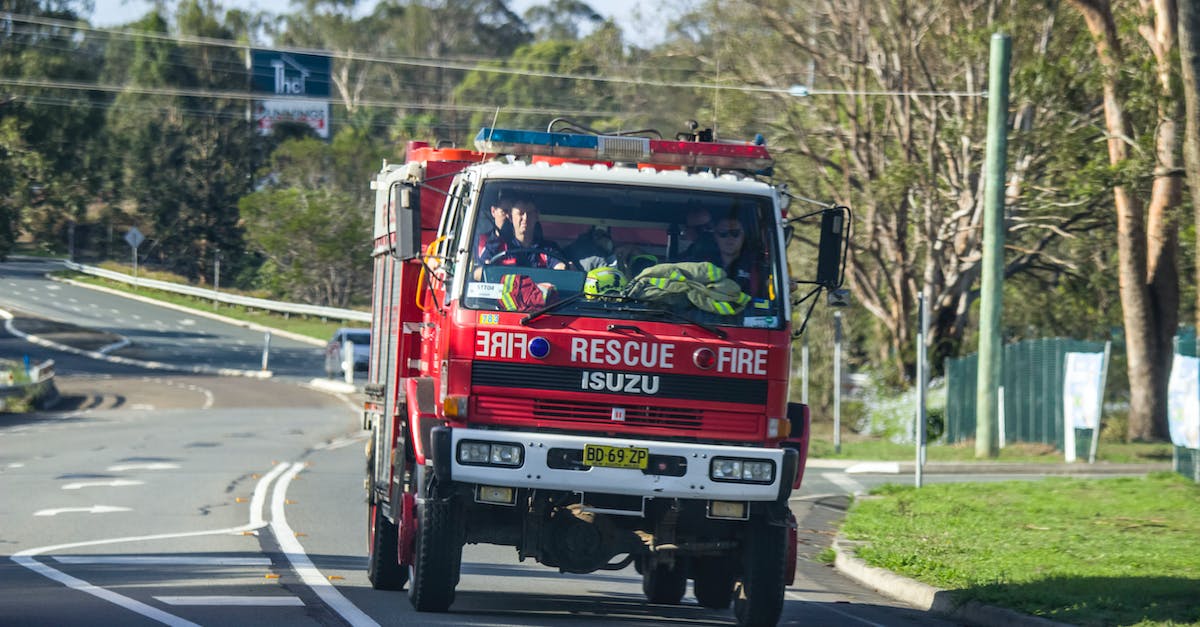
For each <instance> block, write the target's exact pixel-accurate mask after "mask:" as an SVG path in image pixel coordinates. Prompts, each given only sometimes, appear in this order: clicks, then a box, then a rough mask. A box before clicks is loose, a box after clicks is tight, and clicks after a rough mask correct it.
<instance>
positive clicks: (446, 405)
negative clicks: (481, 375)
mask: <svg viewBox="0 0 1200 627" xmlns="http://www.w3.org/2000/svg"><path fill="white" fill-rule="evenodd" d="M469 399H470V397H468V396H447V397H446V400H444V401H442V411H443V413H444V414H445V416H446V417H447V418H466V417H467V401H468V400H469Z"/></svg>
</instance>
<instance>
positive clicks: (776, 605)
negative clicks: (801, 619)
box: [733, 525, 788, 627]
mask: <svg viewBox="0 0 1200 627" xmlns="http://www.w3.org/2000/svg"><path fill="white" fill-rule="evenodd" d="M787 548H788V547H787V528H786V527H776V526H770V525H759V526H755V527H750V528H748V529H747V534H746V541H745V547H744V553H743V555H742V576H741V580H740V581H738V583H737V584H736V587H735V589H734V595H733V597H734V600H733V614H734V616H735V617H736V618H737V624H738V627H773V626H774V625H775V624H776V623H778V622H779V615H780V614H781V613H782V612H783V595H784V591H785V588H786V583H785V582H784V573H785V572H786V567H787V554H788V551H787Z"/></svg>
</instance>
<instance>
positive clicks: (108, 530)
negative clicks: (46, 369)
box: [0, 263, 948, 626]
mask: <svg viewBox="0 0 1200 627" xmlns="http://www.w3.org/2000/svg"><path fill="white" fill-rule="evenodd" d="M14 266H16V268H15V269H14ZM31 266H32V264H30V265H25V264H11V263H9V264H0V286H9V287H10V288H11V287H12V284H13V283H14V282H15V283H17V287H18V288H19V289H20V290H21V291H17V292H13V291H10V289H4V290H3V291H2V292H0V308H9V307H11V308H13V309H17V310H19V311H22V312H26V313H27V314H38V315H45V316H50V315H51V314H53V315H54V316H61V317H58V318H57V320H58V321H60V322H74V323H83V324H89V325H90V324H95V325H96V326H97V327H98V328H101V329H104V330H106V331H110V332H114V333H116V332H120V333H122V334H125V335H129V336H130V337H136V338H138V339H137V340H135V342H136V343H137V344H140V343H141V342H143V341H144V342H146V344H147V346H148V347H149V348H148V349H147V350H153V351H155V354H156V355H161V356H163V358H167V357H169V358H170V359H172V360H173V361H172V362H171V363H173V364H178V365H183V364H185V363H186V362H187V360H188V359H189V358H190V356H195V357H196V358H197V359H212V360H213V361H214V363H216V362H236V361H237V360H238V359H245V358H244V357H242V355H243V353H245V351H243V350H239V349H238V346H239V345H238V344H237V343H236V340H234V339H233V338H237V337H239V335H238V334H239V333H240V332H241V331H242V330H241V329H239V328H237V327H230V326H227V325H220V324H219V323H215V322H210V321H204V322H203V323H201V322H200V321H198V320H197V321H196V322H195V325H187V326H188V327H189V328H192V331H188V332H184V331H183V330H182V329H179V328H178V326H177V323H173V322H171V321H172V320H177V319H179V318H176V317H177V316H179V314H177V313H175V312H170V313H166V312H154V313H149V312H148V311H149V310H147V309H142V308H141V307H143V306H142V305H141V304H140V303H139V304H138V305H133V304H130V303H129V302H127V301H111V300H109V298H110V297H109V296H107V295H104V294H99V293H95V292H92V291H91V290H86V289H79V288H70V289H68V287H69V286H61V285H58V284H55V283H50V282H49V281H46V280H45V279H40V278H39V277H38V275H37V272H36V270H34V269H33V268H32V267H31ZM29 288H32V291H30V289H29ZM55 288H57V289H55ZM34 294H37V295H39V298H40V300H39V301H33V300H32V296H33V295H34ZM26 299H28V300H29V301H30V302H26ZM71 299H75V300H74V301H72V300H71ZM93 305H94V306H93ZM64 306H65V307H66V310H65V312H64V310H63V307H64ZM72 306H77V307H78V308H79V309H80V311H82V312H89V311H91V310H94V309H101V308H104V309H107V310H109V311H110V313H111V310H114V309H115V310H117V311H118V312H119V313H114V314H113V318H112V319H107V318H109V317H108V316H107V315H104V314H101V315H99V316H90V317H89V316H86V315H77V314H78V312H76V311H75V309H73V308H72ZM152 309H157V308H152ZM131 312H136V315H138V316H141V320H138V324H134V323H132V322H130V320H136V319H133V318H132V317H131V316H132V315H135V313H131ZM118 315H121V316H126V315H127V316H130V317H129V318H128V319H126V321H125V322H123V323H122V322H117V321H116V319H115V317H116V316H118ZM156 321H157V322H156ZM27 322H29V323H32V321H27ZM144 325H150V326H149V327H146V326H144ZM173 325H176V326H173ZM160 327H161V328H165V329H168V330H167V331H164V332H162V333H159V334H157V335H156V334H155V333H154V332H153V329H155V328H160ZM193 327H194V328H193ZM164 338H170V339H169V341H167V340H165V339H164ZM201 338H204V339H205V340H206V341H205V342H199V341H198V340H199V339H201ZM131 348H140V346H137V345H136V344H135V346H134V347H131ZM305 350H309V349H308V348H307V347H306V348H305ZM300 352H301V351H299V350H297V355H296V361H295V362H294V363H291V364H290V365H289V366H288V369H289V371H290V372H292V373H295V374H293V375H290V376H285V377H282V378H279V379H272V380H254V379H248V378H238V377H216V376H204V375H189V374H184V373H177V372H162V371H155V370H142V369H138V368H135V367H132V366H129V365H121V364H111V363H108V362H105V361H98V360H93V359H89V358H85V357H80V356H76V355H70V354H65V353H59V352H57V351H53V350H50V349H46V348H43V347H38V346H33V345H30V344H28V343H27V342H24V341H23V340H21V339H19V338H15V337H12V336H8V335H7V334H4V333H0V356H3V357H7V358H19V357H20V356H22V355H24V354H30V355H31V357H33V358H43V357H53V358H54V359H55V360H56V362H58V368H57V370H58V372H59V377H58V386H59V388H60V391H61V392H62V397H63V400H62V401H61V402H60V404H59V405H58V406H57V407H56V408H55V409H54V410H53V411H48V412H42V413H38V414H31V415H22V416H14V415H2V414H0V494H3V495H4V496H3V498H2V499H0V547H3V558H2V561H0V564H2V565H0V624H4V625H48V624H53V625H100V624H104V625H108V624H120V625H141V624H146V625H150V624H161V623H165V624H169V625H192V624H198V625H268V626H270V625H310V624H311V625H343V624H352V625H371V624H380V625H402V624H405V625H479V626H485V625H486V626H497V625H576V624H586V625H589V626H608V625H630V624H634V625H729V624H732V622H733V621H732V616H731V615H730V613H729V612H716V611H711V610H707V609H704V608H701V607H699V606H698V605H696V604H695V602H694V601H693V600H691V598H690V597H688V598H687V599H685V602H684V603H683V604H682V605H678V606H654V605H648V604H646V603H645V602H644V597H643V595H642V592H641V579H640V577H639V576H638V575H637V574H636V572H634V571H633V569H632V568H627V569H625V570H621V571H614V572H605V573H600V574H593V575H564V574H559V573H557V572H556V571H554V570H552V569H548V568H545V567H542V566H538V565H536V564H533V563H520V562H518V561H517V559H516V554H515V551H514V550H513V549H511V548H506V547H495V546H488V545H475V546H468V547H467V548H466V550H465V552H464V558H463V564H464V565H463V577H462V581H461V583H460V585H459V587H458V596H457V600H456V602H455V604H454V606H453V607H452V608H451V612H450V613H448V614H415V613H414V612H413V611H412V608H411V606H410V605H409V604H408V601H407V599H406V598H405V593H403V592H382V591H376V590H373V589H371V587H370V585H369V583H368V582H367V579H366V574H365V566H366V556H365V544H366V542H365V538H366V524H365V522H366V521H365V509H366V508H365V503H364V495H365V493H364V491H363V489H362V478H363V462H364V458H363V443H364V440H363V437H364V433H363V432H362V431H361V430H360V429H359V428H358V416H357V414H356V412H355V408H354V406H353V402H352V399H349V398H346V397H340V396H337V395H332V394H330V393H328V392H322V391H318V390H315V389H311V388H309V387H306V386H305V385H303V384H302V381H304V378H303V377H302V376H301V373H304V372H311V373H313V374H315V373H316V372H318V371H319V369H320V368H321V366H322V364H321V359H320V353H319V352H315V353H314V354H313V355H311V356H310V361H311V363H308V362H304V363H301V361H300ZM168 353H170V354H172V355H173V356H170V355H168ZM887 480H895V478H894V477H862V476H859V477H855V478H853V479H851V478H849V477H848V476H844V473H840V472H835V471H825V470H822V471H820V472H811V471H810V473H809V475H808V478H807V481H806V485H805V487H804V488H803V489H802V490H801V493H800V494H799V495H798V496H797V497H796V498H795V499H793V501H792V507H793V509H794V510H795V512H796V515H797V518H798V521H799V524H800V532H801V538H802V545H801V547H800V552H801V561H800V565H799V569H798V573H797V578H796V581H795V582H794V584H793V585H792V586H791V587H790V588H789V591H788V595H787V601H786V604H785V607H784V616H783V620H782V621H781V624H785V625H792V624H807V625H855V626H861V625H930V624H934V625H937V624H948V623H940V622H939V621H937V620H936V619H934V618H933V617H931V616H928V615H926V614H924V613H922V612H918V611H915V610H912V609H909V608H906V607H903V606H902V605H901V604H899V603H897V602H894V601H890V600H888V599H886V598H885V597H882V596H880V595H878V594H875V593H873V592H872V591H869V590H864V589H862V588H860V587H858V586H857V585H856V584H854V583H853V582H851V581H850V580H848V579H846V578H844V577H842V576H841V575H840V574H838V573H837V572H836V571H834V570H833V569H832V568H830V567H828V566H826V565H824V564H821V563H820V562H818V561H816V560H814V559H813V558H814V557H815V556H816V554H817V553H819V552H820V551H821V550H822V549H823V548H825V547H827V546H828V545H829V542H830V539H831V537H832V532H833V529H834V525H835V524H836V521H837V520H839V519H840V518H841V516H842V512H843V510H844V508H845V507H846V504H847V503H848V501H849V499H848V498H847V497H846V496H845V494H846V492H847V485H848V484H845V482H846V481H853V482H857V483H856V485H861V486H863V487H864V488H866V487H869V485H870V484H872V483H876V482H882V481H887Z"/></svg>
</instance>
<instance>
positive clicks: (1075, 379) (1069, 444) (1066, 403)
mask: <svg viewBox="0 0 1200 627" xmlns="http://www.w3.org/2000/svg"><path fill="white" fill-rule="evenodd" d="M1065 357H1066V363H1065V365H1064V367H1063V436H1064V442H1063V452H1064V453H1065V454H1066V460H1067V461H1068V462H1073V461H1075V430H1076V429H1091V430H1092V431H1093V434H1092V437H1093V438H1094V437H1095V436H1096V433H1095V432H1096V431H1098V430H1099V429H1100V408H1101V406H1102V404H1103V402H1104V353H1067V354H1066V355H1065Z"/></svg>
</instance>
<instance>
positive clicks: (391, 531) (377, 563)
mask: <svg viewBox="0 0 1200 627" xmlns="http://www.w3.org/2000/svg"><path fill="white" fill-rule="evenodd" d="M367 516H368V518H367V579H369V580H370V581H371V587H372V588H375V589H376V590H403V589H404V584H405V583H408V569H407V568H405V567H404V566H403V565H401V564H400V561H399V558H398V557H397V556H398V555H399V554H398V552H397V551H396V546H397V539H398V538H399V536H400V534H399V531H398V530H397V528H396V525H395V523H393V522H392V521H390V520H388V519H387V517H386V516H384V515H383V510H382V509H381V508H380V507H379V504H378V503H371V506H370V507H368V508H367Z"/></svg>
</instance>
